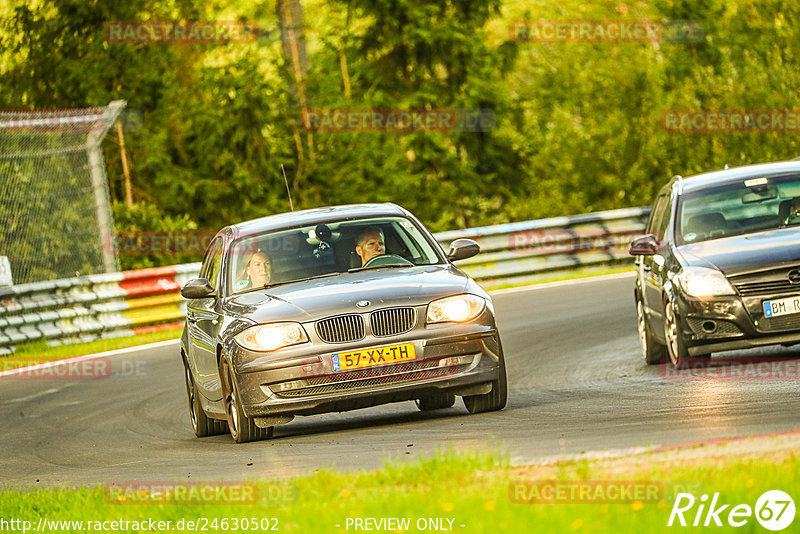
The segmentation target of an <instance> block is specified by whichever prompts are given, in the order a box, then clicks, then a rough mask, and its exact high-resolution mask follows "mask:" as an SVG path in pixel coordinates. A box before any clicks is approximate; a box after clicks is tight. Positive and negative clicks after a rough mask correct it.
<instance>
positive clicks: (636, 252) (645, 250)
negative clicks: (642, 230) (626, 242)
mask: <svg viewBox="0 0 800 534" xmlns="http://www.w3.org/2000/svg"><path fill="white" fill-rule="evenodd" d="M659 248H661V243H659V242H658V240H657V239H656V236H654V235H653V234H647V235H640V236H639V237H637V238H636V239H634V240H633V241H631V244H630V247H628V254H630V255H631V256H653V255H655V254H657V253H658V249H659Z"/></svg>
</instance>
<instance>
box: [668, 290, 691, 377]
mask: <svg viewBox="0 0 800 534" xmlns="http://www.w3.org/2000/svg"><path fill="white" fill-rule="evenodd" d="M664 337H665V338H666V340H667V354H669V361H670V362H671V363H672V365H674V366H675V367H684V366H685V365H686V363H687V361H688V360H689V349H688V348H687V347H686V341H685V340H684V339H683V334H681V331H680V328H679V327H678V316H677V315H676V314H675V306H673V304H672V302H671V301H670V300H669V299H665V300H664Z"/></svg>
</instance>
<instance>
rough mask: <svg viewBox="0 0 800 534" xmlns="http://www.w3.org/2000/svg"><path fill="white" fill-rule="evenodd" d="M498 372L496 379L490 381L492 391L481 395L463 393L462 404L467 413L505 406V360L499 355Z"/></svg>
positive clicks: (495, 409)
mask: <svg viewBox="0 0 800 534" xmlns="http://www.w3.org/2000/svg"><path fill="white" fill-rule="evenodd" d="M499 363H500V372H499V376H498V377H497V380H495V381H494V382H492V391H490V392H489V393H484V394H483V395H465V396H464V397H463V399H464V406H465V407H466V408H467V411H468V412H469V413H481V412H495V411H497V410H502V409H503V408H505V406H506V400H507V399H508V385H507V383H506V362H505V358H503V357H502V356H500V362H499Z"/></svg>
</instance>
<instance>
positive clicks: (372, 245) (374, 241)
mask: <svg viewBox="0 0 800 534" xmlns="http://www.w3.org/2000/svg"><path fill="white" fill-rule="evenodd" d="M356 254H358V255H359V256H361V265H362V266H363V265H364V264H365V263H367V262H368V261H369V260H370V259H372V258H374V257H375V256H380V255H381V254H386V245H385V244H384V242H383V236H382V235H381V234H370V235H368V236H366V238H365V239H364V240H363V241H362V242H361V243H360V244H359V245H358V246H357V247H356Z"/></svg>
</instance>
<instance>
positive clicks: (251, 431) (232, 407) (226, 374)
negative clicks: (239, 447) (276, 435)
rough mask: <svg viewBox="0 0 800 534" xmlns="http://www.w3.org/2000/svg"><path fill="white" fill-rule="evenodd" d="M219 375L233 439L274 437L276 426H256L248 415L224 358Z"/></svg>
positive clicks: (244, 439) (245, 440)
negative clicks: (245, 412)
mask: <svg viewBox="0 0 800 534" xmlns="http://www.w3.org/2000/svg"><path fill="white" fill-rule="evenodd" d="M219 377H220V380H221V381H222V395H223V396H224V403H225V414H226V415H227V417H228V430H229V431H230V433H231V437H232V438H233V441H235V442H236V443H247V442H249V441H259V440H262V439H269V438H271V437H272V432H273V430H274V429H275V427H271V426H270V427H267V428H261V427H259V426H256V423H255V421H253V419H252V418H251V417H247V416H246V415H245V414H244V410H242V405H241V403H240V402H239V399H240V396H239V389H238V386H237V385H236V380H235V378H234V376H233V368H232V367H231V364H230V362H228V360H226V359H224V358H223V360H222V362H220V366H219Z"/></svg>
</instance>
